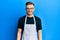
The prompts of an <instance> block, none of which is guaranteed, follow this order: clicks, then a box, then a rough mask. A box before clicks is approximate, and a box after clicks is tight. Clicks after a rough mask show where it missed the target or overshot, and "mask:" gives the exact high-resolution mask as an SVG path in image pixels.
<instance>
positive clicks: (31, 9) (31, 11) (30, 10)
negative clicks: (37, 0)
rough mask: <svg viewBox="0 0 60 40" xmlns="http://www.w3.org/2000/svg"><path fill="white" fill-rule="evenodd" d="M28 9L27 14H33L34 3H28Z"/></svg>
mask: <svg viewBox="0 0 60 40" xmlns="http://www.w3.org/2000/svg"><path fill="white" fill-rule="evenodd" d="M26 11H27V14H28V15H32V14H33V12H34V5H32V4H31V5H27V6H26Z"/></svg>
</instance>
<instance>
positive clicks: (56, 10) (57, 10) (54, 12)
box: [0, 0, 60, 40]
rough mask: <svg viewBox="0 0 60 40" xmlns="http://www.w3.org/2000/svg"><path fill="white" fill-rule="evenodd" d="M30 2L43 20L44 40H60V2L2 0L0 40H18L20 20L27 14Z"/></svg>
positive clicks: (0, 3) (50, 0) (0, 7)
mask: <svg viewBox="0 0 60 40" xmlns="http://www.w3.org/2000/svg"><path fill="white" fill-rule="evenodd" d="M28 1H32V2H33V3H34V4H35V12H34V14H35V15H36V16H38V17H39V18H41V22H42V35H43V36H42V37H43V40H60V16H59V15H60V3H59V2H60V0H0V40H16V37H17V29H18V26H17V24H18V19H19V18H20V17H22V16H24V15H25V14H26V10H25V7H26V5H25V3H26V2H28Z"/></svg>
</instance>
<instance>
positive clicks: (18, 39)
mask: <svg viewBox="0 0 60 40" xmlns="http://www.w3.org/2000/svg"><path fill="white" fill-rule="evenodd" d="M21 32H22V29H20V28H18V32H17V40H20V38H21Z"/></svg>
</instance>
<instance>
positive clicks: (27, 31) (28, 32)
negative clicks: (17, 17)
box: [22, 16, 38, 40]
mask: <svg viewBox="0 0 60 40" xmlns="http://www.w3.org/2000/svg"><path fill="white" fill-rule="evenodd" d="M33 19H34V24H26V21H27V16H26V18H25V24H24V31H23V35H22V40H38V39H37V32H36V22H35V17H34V16H33Z"/></svg>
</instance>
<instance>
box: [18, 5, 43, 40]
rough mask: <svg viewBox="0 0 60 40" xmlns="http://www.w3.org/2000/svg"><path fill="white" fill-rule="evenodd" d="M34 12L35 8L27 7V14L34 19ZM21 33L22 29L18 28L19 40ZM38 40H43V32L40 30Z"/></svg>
mask: <svg viewBox="0 0 60 40" xmlns="http://www.w3.org/2000/svg"><path fill="white" fill-rule="evenodd" d="M34 10H35V8H34V6H33V5H32V4H30V5H27V6H26V12H27V15H28V17H32V15H33V13H34ZM21 32H22V29H20V28H18V33H17V40H20V38H21ZM38 40H42V30H38Z"/></svg>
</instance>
